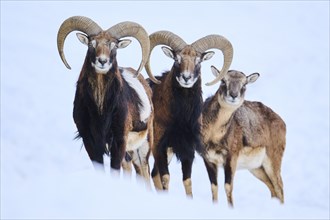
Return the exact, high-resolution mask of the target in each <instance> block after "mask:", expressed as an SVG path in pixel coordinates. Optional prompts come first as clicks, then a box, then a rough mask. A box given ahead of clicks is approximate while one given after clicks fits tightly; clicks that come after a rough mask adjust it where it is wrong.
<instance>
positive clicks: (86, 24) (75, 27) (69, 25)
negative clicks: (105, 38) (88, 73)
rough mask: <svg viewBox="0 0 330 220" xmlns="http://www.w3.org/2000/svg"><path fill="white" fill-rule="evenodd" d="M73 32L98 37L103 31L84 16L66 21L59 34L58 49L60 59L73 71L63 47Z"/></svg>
mask: <svg viewBox="0 0 330 220" xmlns="http://www.w3.org/2000/svg"><path fill="white" fill-rule="evenodd" d="M72 31H81V32H84V33H85V34H87V35H88V36H90V35H97V34H98V33H100V32H101V31H102V29H101V28H100V26H99V25H98V24H96V23H95V22H94V21H93V20H91V19H90V18H87V17H83V16H73V17H70V18H68V19H66V20H65V21H64V22H63V23H62V25H61V27H60V29H59V30H58V33H57V49H58V53H59V54H60V57H61V59H62V61H63V63H64V64H65V66H66V67H67V68H68V69H71V67H70V66H69V64H68V62H67V61H66V59H65V56H64V52H63V47H64V41H65V38H66V37H67V36H68V34H70V33H71V32H72Z"/></svg>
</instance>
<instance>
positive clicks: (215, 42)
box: [192, 35, 234, 86]
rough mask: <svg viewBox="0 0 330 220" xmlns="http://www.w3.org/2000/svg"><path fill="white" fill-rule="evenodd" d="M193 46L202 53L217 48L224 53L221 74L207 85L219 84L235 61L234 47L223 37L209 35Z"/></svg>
mask: <svg viewBox="0 0 330 220" xmlns="http://www.w3.org/2000/svg"><path fill="white" fill-rule="evenodd" d="M192 46H193V47H194V48H195V49H196V50H197V51H198V52H200V53H204V52H205V51H206V50H208V49H211V48H216V49H219V50H221V51H222V53H223V59H224V61H223V66H222V69H221V72H220V74H219V75H218V77H216V78H215V79H214V80H213V81H211V82H209V83H206V85H207V86H211V85H214V84H216V83H217V82H219V80H220V79H221V76H222V75H223V74H224V73H226V72H227V71H228V70H229V67H230V65H231V62H232V60H233V52H234V51H233V46H232V45H231V43H230V42H229V40H227V39H226V38H225V37H223V36H221V35H208V36H205V37H203V38H201V39H199V40H197V41H195V42H194V43H193V44H192Z"/></svg>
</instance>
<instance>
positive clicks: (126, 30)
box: [106, 21, 150, 76]
mask: <svg viewBox="0 0 330 220" xmlns="http://www.w3.org/2000/svg"><path fill="white" fill-rule="evenodd" d="M106 32H108V33H109V34H110V35H111V36H112V37H114V38H116V39H120V38H122V37H134V38H135V39H137V40H138V41H139V43H140V46H141V49H142V60H141V63H140V66H139V68H138V70H137V72H136V76H138V75H139V74H140V72H141V70H142V69H143V67H144V65H145V64H146V62H147V60H148V57H149V48H150V41H149V36H148V33H147V32H146V30H145V29H144V28H143V27H142V26H141V25H139V24H138V23H135V22H130V21H125V22H121V23H119V24H116V25H114V26H112V27H111V28H109V29H108V30H106Z"/></svg>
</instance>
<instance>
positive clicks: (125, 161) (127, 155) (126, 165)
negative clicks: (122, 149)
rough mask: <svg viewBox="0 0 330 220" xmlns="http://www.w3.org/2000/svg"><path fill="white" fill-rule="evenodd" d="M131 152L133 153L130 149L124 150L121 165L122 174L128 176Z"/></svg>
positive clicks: (130, 170) (130, 173)
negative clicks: (128, 150)
mask: <svg viewBox="0 0 330 220" xmlns="http://www.w3.org/2000/svg"><path fill="white" fill-rule="evenodd" d="M132 154H133V152H131V151H130V152H126V153H125V157H124V159H123V162H122V165H121V166H122V167H123V170H124V174H125V175H128V176H131V175H132V156H131V155H132Z"/></svg>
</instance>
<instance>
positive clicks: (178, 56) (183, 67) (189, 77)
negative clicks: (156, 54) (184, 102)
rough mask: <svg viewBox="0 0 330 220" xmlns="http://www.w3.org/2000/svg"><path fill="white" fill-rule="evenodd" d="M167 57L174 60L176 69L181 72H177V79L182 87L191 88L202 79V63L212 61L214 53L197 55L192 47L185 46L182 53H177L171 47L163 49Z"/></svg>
mask: <svg viewBox="0 0 330 220" xmlns="http://www.w3.org/2000/svg"><path fill="white" fill-rule="evenodd" d="M162 49H163V51H164V53H165V55H166V56H168V57H170V58H172V59H173V60H174V64H173V66H174V68H176V69H178V70H180V71H178V72H176V75H175V78H176V80H177V81H178V83H179V84H180V86H181V87H184V88H191V87H192V86H193V85H194V84H195V82H196V81H197V80H198V78H199V77H200V72H201V71H200V69H201V62H203V61H204V60H208V59H211V58H212V56H213V55H214V52H212V51H210V52H206V53H202V54H200V53H197V52H196V50H195V49H194V48H193V47H192V46H190V45H187V46H185V47H184V48H183V49H182V50H181V51H178V52H175V51H174V50H172V49H171V48H169V47H162Z"/></svg>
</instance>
